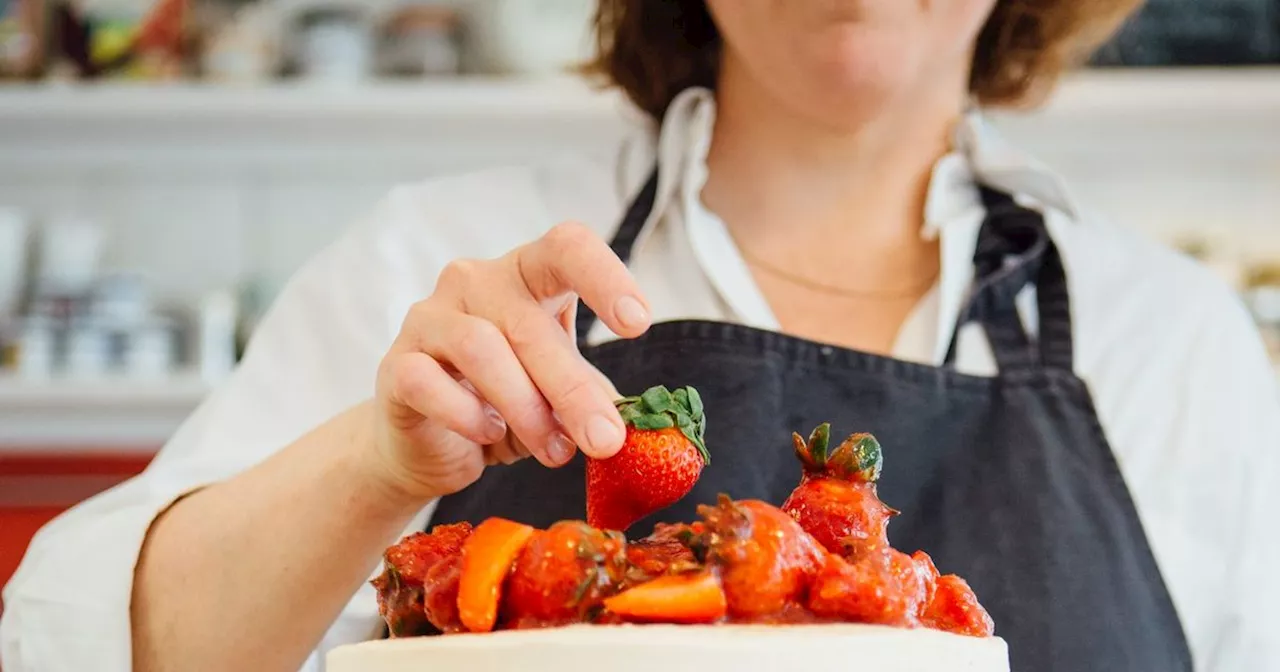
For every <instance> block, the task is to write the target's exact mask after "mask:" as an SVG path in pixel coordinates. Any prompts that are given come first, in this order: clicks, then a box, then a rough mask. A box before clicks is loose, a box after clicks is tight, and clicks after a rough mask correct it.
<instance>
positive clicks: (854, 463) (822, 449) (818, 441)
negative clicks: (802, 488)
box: [791, 422, 884, 483]
mask: <svg viewBox="0 0 1280 672" xmlns="http://www.w3.org/2000/svg"><path fill="white" fill-rule="evenodd" d="M791 440H792V442H793V443H794V444H795V450H796V457H797V458H799V460H800V462H801V464H803V465H804V470H805V472H806V473H814V474H821V475H824V476H833V477H835V478H839V479H841V480H845V481H863V482H867V483H874V482H876V481H878V480H880V471H881V469H882V468H883V467H884V451H883V450H882V449H881V448H880V442H879V441H877V440H876V437H874V436H872V435H870V434H867V433H859V434H854V435H852V436H850V437H849V438H847V439H845V440H844V441H842V442H840V445H838V446H836V447H835V448H834V449H833V448H832V447H831V423H827V422H824V423H822V424H821V425H818V427H817V429H814V430H813V433H811V434H810V435H809V439H808V441H806V440H804V439H802V438H800V435H799V434H792V435H791Z"/></svg>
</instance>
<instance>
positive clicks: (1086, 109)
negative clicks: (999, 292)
mask: <svg viewBox="0 0 1280 672" xmlns="http://www.w3.org/2000/svg"><path fill="white" fill-rule="evenodd" d="M622 110H627V111H628V113H630V112H631V109H630V108H629V106H628V105H627V104H626V103H625V102H624V101H623V99H622V97H621V96H620V95H619V94H618V93H617V92H613V91H601V90H597V89H595V88H593V87H591V86H588V85H587V84H585V83H584V82H582V81H580V80H578V79H576V78H570V77H551V78H527V79H526V78H488V77H463V78H455V79H439V80H430V79H427V80H411V81H380V82H374V83H369V84H360V85H350V86H343V85H329V84H308V83H271V84H267V85H261V86H251V85H219V84H209V83H194V84H146V83H127V82H105V83H95V84H85V85H68V84H59V83H42V84H9V85H4V86H0V120H17V119H40V120H45V121H49V120H66V121H72V120H86V121H96V122H100V121H102V120H103V119H104V118H117V119H127V118H134V119H139V118H156V117H170V116H171V115H191V116H192V117H195V118H200V119H208V118H217V119H221V120H229V119H244V118H259V117H264V118H272V117H278V116H282V115H287V116H289V117H291V118H303V119H306V118H330V117H338V118H341V117H349V116H353V115H355V116H367V115H385V116H390V117H395V118H400V117H413V118H421V117H422V116H423V115H427V116H428V117H436V116H455V115H480V116H483V117H525V116H529V115H532V116H564V115H569V116H581V115H586V116H599V115H617V114H618V113H619V112H620V111H622ZM1262 110H1273V111H1275V110H1280V68H1265V67H1264V68H1232V69H1176V70H1164V69H1104V70H1088V71H1082V72H1078V73H1075V74H1072V75H1070V76H1068V77H1067V78H1065V79H1064V81H1063V82H1062V84H1061V86H1060V87H1059V89H1058V91H1057V92H1056V94H1055V95H1054V96H1053V98H1052V99H1051V101H1050V103H1049V104H1048V106H1047V107H1045V108H1044V109H1043V110H1042V111H1040V112H1038V114H1050V115H1059V114H1061V115H1077V114H1084V115H1096V114H1103V115H1108V114H1117V113H1119V114H1151V113H1157V114H1185V113H1192V114H1199V113H1212V114H1232V113H1244V114H1251V115H1252V114H1257V113H1258V112H1260V111H1262Z"/></svg>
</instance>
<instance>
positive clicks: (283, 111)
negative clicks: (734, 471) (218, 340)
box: [0, 71, 1280, 299]
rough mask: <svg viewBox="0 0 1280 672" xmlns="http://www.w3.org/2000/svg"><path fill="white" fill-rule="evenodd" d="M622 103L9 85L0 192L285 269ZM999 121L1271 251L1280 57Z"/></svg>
mask: <svg viewBox="0 0 1280 672" xmlns="http://www.w3.org/2000/svg"><path fill="white" fill-rule="evenodd" d="M619 109H621V107H620V105H619V104H618V102H617V101H616V99H615V98H614V97H612V96H598V95H594V94H591V93H590V92H588V91H587V90H585V89H584V88H581V87H578V86H575V85H571V84H568V83H565V82H525V83H514V84H513V83H498V82H490V83H478V84H468V85H458V84H452V85H446V84H439V85H428V84H421V85H411V86H391V87H378V88H374V89H362V90H360V91H355V92H345V93H344V92H340V91H326V90H307V89H297V88H295V89H285V90H271V91H265V90H264V91H254V90H223V91H217V90H215V91H209V90H206V89H172V90H165V91H154V90H148V89H130V88H121V87H119V86H116V87H112V88H108V89H103V90H96V91H94V90H90V91H57V90H43V89H40V90H22V89H19V90H6V91H0V205H16V206H18V207H21V208H26V209H29V210H31V211H32V212H33V213H35V214H37V215H48V214H52V213H55V212H59V211H67V210H73V211H77V212H84V213H88V214H91V215H93V216H95V217H97V218H100V219H101V221H102V222H103V223H104V224H105V225H107V226H108V227H109V230H110V236H111V239H110V240H111V242H110V247H109V250H108V261H109V263H110V264H111V265H113V266H118V267H126V268H131V269H140V270H143V271H146V272H147V273H149V274H150V275H151V276H152V277H153V278H154V279H155V281H156V282H157V286H158V287H159V288H160V289H161V291H162V294H163V295H164V296H166V297H168V298H172V299H187V298H191V297H194V296H197V295H199V293H201V292H204V291H208V290H210V289H214V288H217V287H219V286H223V285H227V284H230V283H233V282H235V281H237V280H238V279H241V278H244V277H247V276H258V277H262V278H264V279H265V280H266V281H267V282H268V283H269V285H278V283H279V282H281V281H282V280H283V279H285V278H287V276H288V275H289V274H290V273H291V272H293V270H294V269H296V268H297V267H298V265H299V264H300V263H302V262H303V261H304V260H305V259H306V258H307V257H308V256H310V255H311V254H312V253H313V252H314V251H315V250H316V249H317V248H319V247H320V246H322V245H323V244H324V243H325V242H327V241H328V240H330V239H332V238H333V237H334V236H335V235H336V233H337V232H338V231H340V230H341V229H342V228H343V227H344V226H347V225H348V224H349V223H350V222H351V221H352V220H353V218H355V217H357V216H359V215H360V214H361V213H362V212H364V211H366V210H367V209H368V208H369V207H370V206H371V205H372V204H373V202H374V201H375V200H376V199H377V198H378V197H379V196H380V195H381V194H382V193H383V192H385V191H386V190H387V189H388V188H389V187H390V186H391V185H392V184H395V183H397V182H400V181H405V180H416V179H422V178H424V177H427V176H430V175H433V174H438V173H443V172H452V171H459V170H467V169H470V168H473V167H477V166H483V165H489V164H494V163H505V162H512V161H515V162H519V161H530V160H537V159H538V158H540V157H544V156H548V155H550V154H553V153H556V152H564V151H590V150H592V149H597V148H599V147H601V146H603V145H605V144H607V143H610V142H615V141H616V140H617V139H618V138H620V137H621V136H622V134H623V133H625V132H627V130H628V129H629V128H631V127H630V126H629V125H628V123H627V122H626V121H624V117H623V116H621V115H620V114H619V113H618V110H619ZM997 123H999V124H1000V125H1001V126H1002V127H1004V128H1005V129H1006V130H1007V131H1008V133H1009V134H1010V135H1011V136H1013V138H1014V139H1015V140H1017V141H1019V142H1021V143H1022V144H1024V145H1025V146H1027V147H1029V148H1030V149H1031V150H1032V151H1033V152H1035V153H1037V154H1038V155H1040V156H1041V157H1042V158H1044V159H1045V160H1046V161H1048V162H1049V163H1051V164H1053V165H1054V166H1055V167H1057V168H1059V169H1060V170H1061V171H1062V172H1063V173H1065V174H1066V175H1067V177H1068V178H1069V180H1070V181H1071V183H1072V184H1073V186H1074V187H1075V190H1076V191H1077V192H1078V193H1079V194H1080V195H1081V196H1083V197H1084V199H1085V200H1086V202H1088V203H1089V204H1091V205H1093V206H1096V207H1097V208H1098V209H1100V210H1101V211H1103V212H1105V213H1106V214H1108V215H1110V216H1112V217H1113V218H1114V219H1116V220H1118V221H1121V222H1123V223H1125V224H1127V225H1132V226H1136V227H1139V228H1141V229H1144V230H1146V231H1149V232H1151V233H1152V234H1153V235H1156V236H1160V237H1165V238H1169V237H1172V236H1174V235H1176V234H1177V233H1178V232H1181V231H1187V230H1200V231H1205V232H1209V233H1210V234H1212V235H1215V236H1217V237H1219V238H1221V239H1222V240H1224V241H1225V242H1227V243H1228V244H1229V245H1231V246H1232V247H1233V248H1235V249H1236V250H1239V251H1241V252H1243V253H1246V254H1248V255H1251V256H1267V255H1272V256H1275V257H1280V222H1278V221H1277V219H1278V217H1280V215H1277V213H1280V71H1274V72H1269V71H1264V72H1262V73H1254V74H1247V75H1243V76H1225V75H1196V76H1193V77H1191V78H1187V77H1186V76H1168V75H1164V76H1156V75H1141V76H1136V75H1124V76H1119V77H1117V76H1107V77H1101V76H1096V75H1095V76H1090V77H1089V78H1087V79H1085V80H1082V81H1078V82H1075V83H1074V84H1072V85H1069V86H1068V88H1067V89H1066V90H1065V92H1064V93H1063V94H1062V95H1061V96H1060V97H1059V99H1058V100H1057V102H1056V103H1055V104H1054V105H1053V106H1051V107H1049V108H1048V109H1047V110H1046V111H1045V112H1041V113H1038V114H1036V115H1033V116H1030V117H1010V118H1004V117H1001V118H999V119H998V120H997Z"/></svg>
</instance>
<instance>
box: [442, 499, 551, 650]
mask: <svg viewBox="0 0 1280 672" xmlns="http://www.w3.org/2000/svg"><path fill="white" fill-rule="evenodd" d="M536 531H537V530H535V529H534V528H532V527H529V526H528V525H521V524H520V523H516V522H512V521H510V520H507V519H505V518H490V519H488V520H486V521H484V522H483V523H481V524H480V525H479V526H477V527H476V529H475V531H474V532H472V533H471V536H470V537H467V541H466V543H465V544H463V546H462V576H461V578H460V579H459V581H458V616H459V618H460V619H461V620H462V624H463V625H465V626H466V627H467V629H468V630H470V631H472V632H489V631H490V630H493V625H494V622H495V621H497V619H498V603H499V602H500V601H501V600H502V583H503V581H505V580H506V578H507V574H508V573H510V572H511V566H512V565H513V564H514V563H515V560H516V556H518V555H519V554H520V551H521V549H523V548H524V546H525V544H527V543H529V540H530V539H531V538H532V537H533V534H534V532H536Z"/></svg>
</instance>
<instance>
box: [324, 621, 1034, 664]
mask: <svg viewBox="0 0 1280 672" xmlns="http://www.w3.org/2000/svg"><path fill="white" fill-rule="evenodd" d="M801 666H803V667H804V668H805V669H810V670H874V671H875V672H944V671H945V672H1008V671H1009V653H1008V648H1007V647H1006V645H1005V642H1004V640H1002V639H1000V638H998V637H966V636H964V635H955V634H951V633H946V632H940V631H936V630H929V629H923V628H918V629H906V628H892V627H885V626H875V625H857V624H836V625H787V626H771V625H712V626H688V625H575V626H570V627H563V628H548V629H540V630H515V631H503V632H494V633H485V634H459V635H448V636H442V637H406V638H400V639H387V640H379V641H370V642H363V643H360V644H351V645H347V646H341V647H337V648H335V649H333V650H332V651H330V652H329V654H328V657H327V660H326V670H327V672H422V671H423V670H431V672H498V671H504V672H505V671H508V670H520V671H522V672H605V671H607V672H718V671H719V670H725V671H729V670H732V671H734V672H776V671H783V670H795V669H800V667H801Z"/></svg>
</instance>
